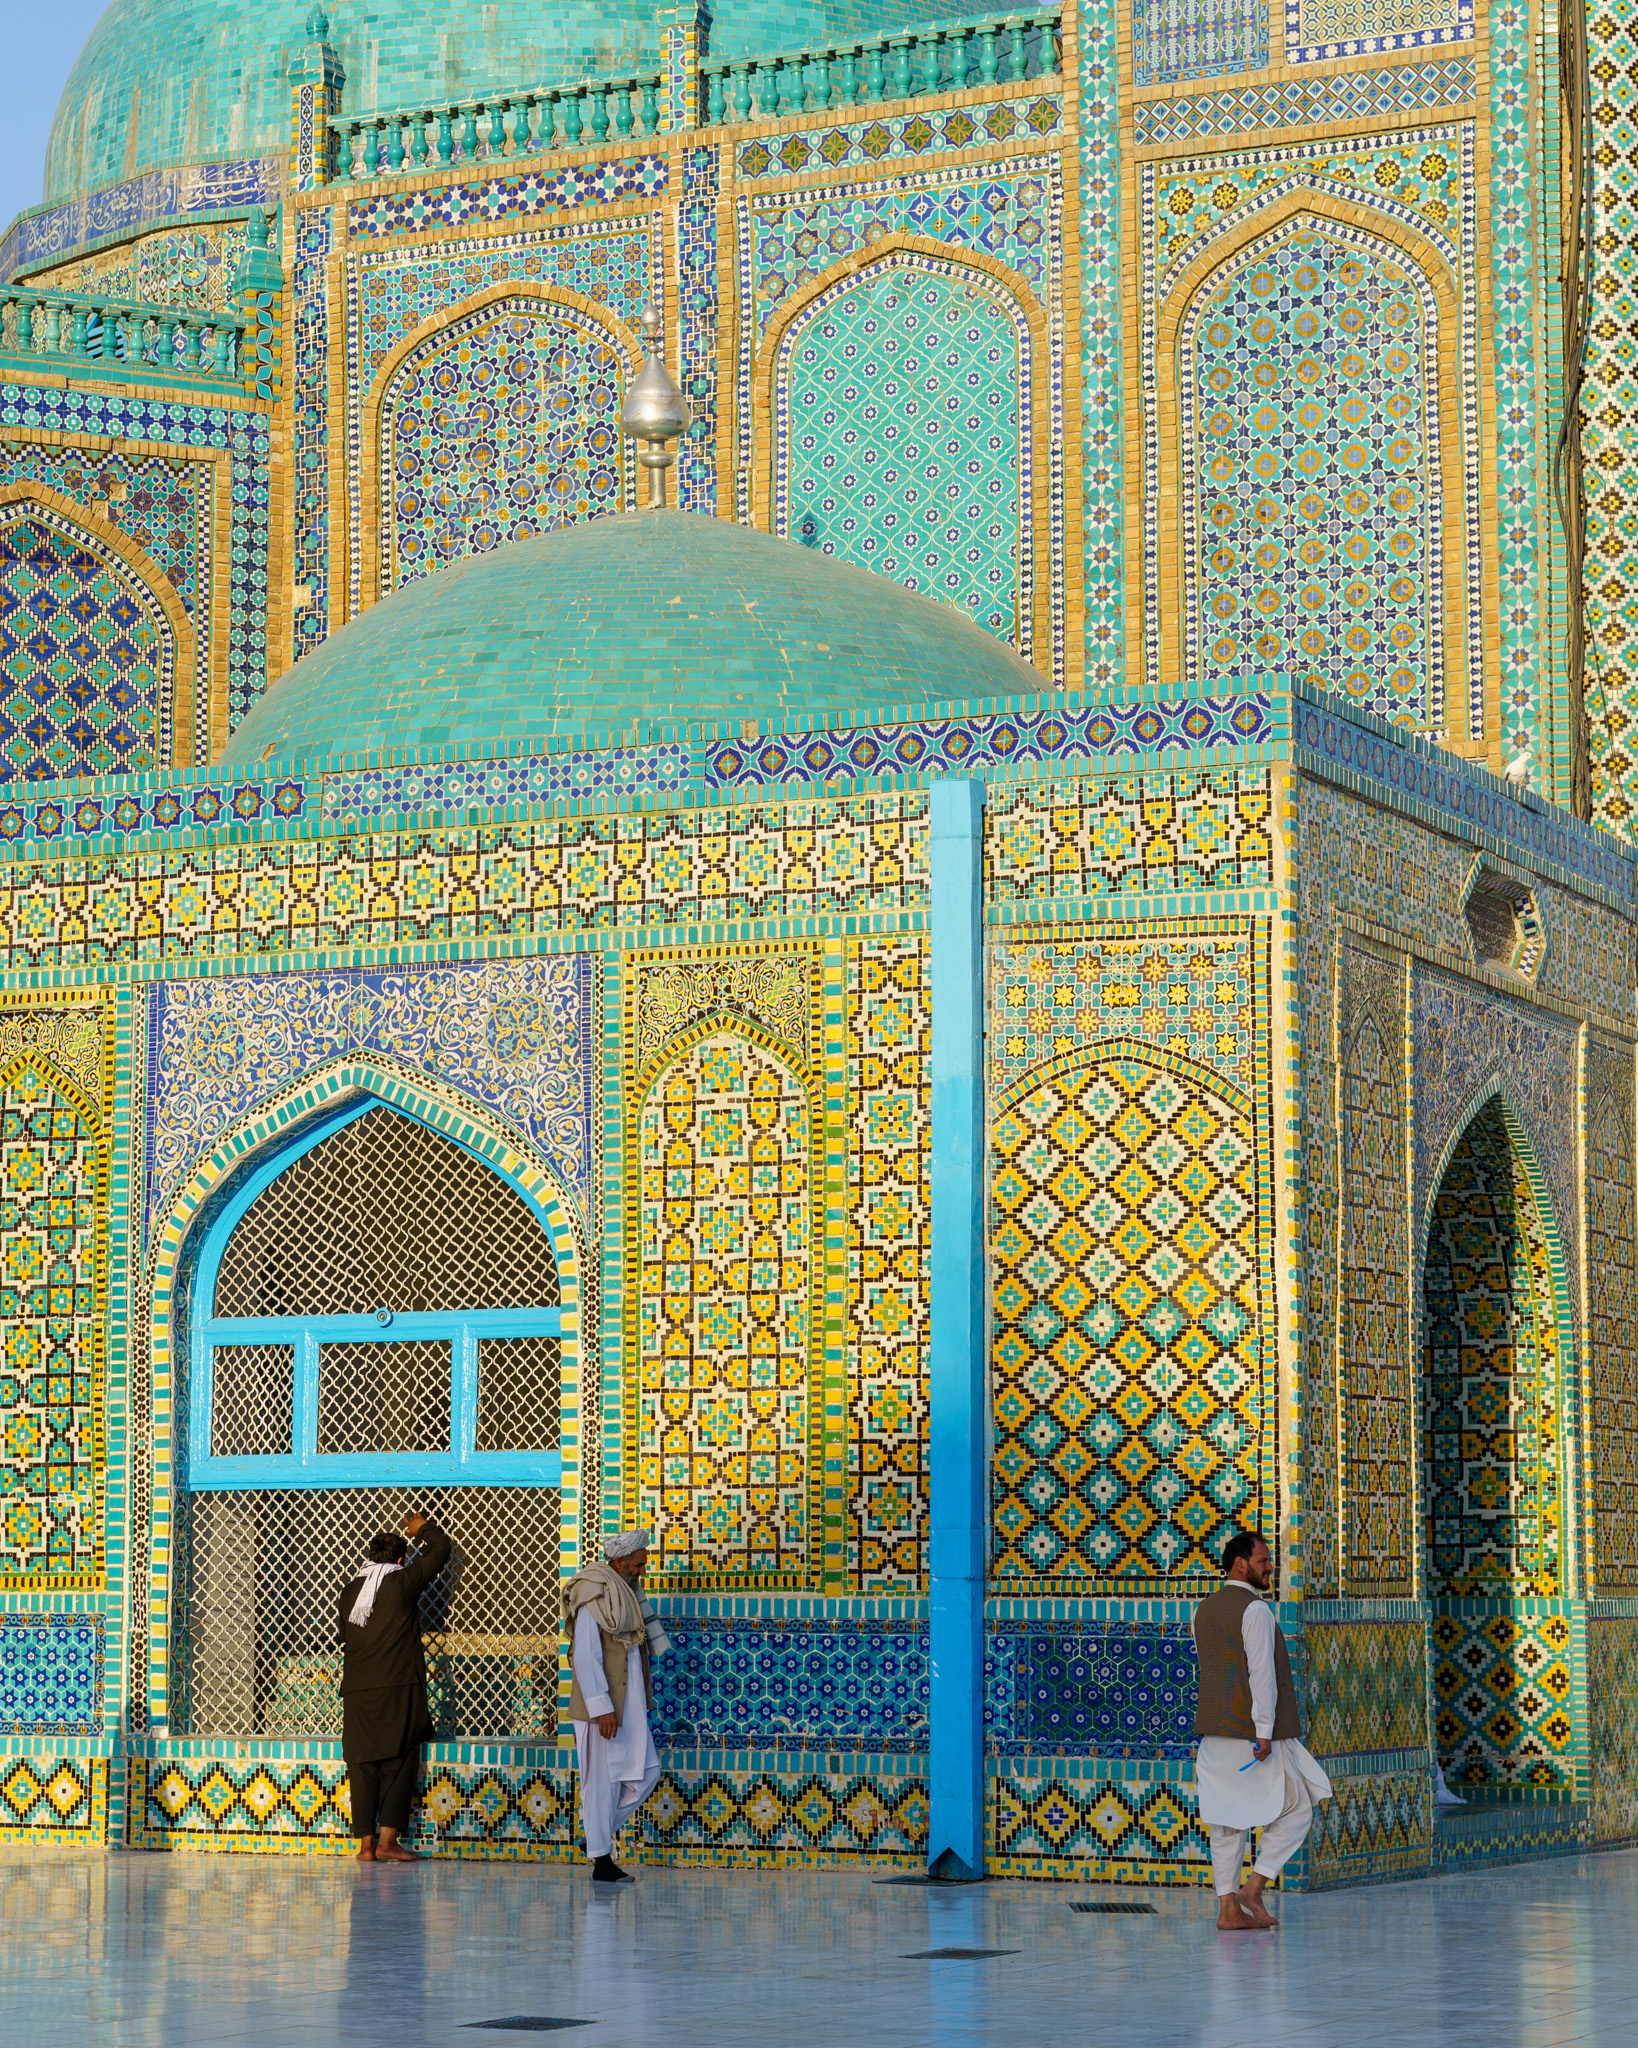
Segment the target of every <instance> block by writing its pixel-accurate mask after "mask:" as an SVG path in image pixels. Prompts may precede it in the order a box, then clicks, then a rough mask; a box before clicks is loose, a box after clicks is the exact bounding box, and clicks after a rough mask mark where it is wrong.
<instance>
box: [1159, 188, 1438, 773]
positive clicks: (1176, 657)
mask: <svg viewBox="0 0 1638 2048" xmlns="http://www.w3.org/2000/svg"><path fill="white" fill-rule="evenodd" d="M1305 229H1306V230H1307V231H1308V232H1312V233H1316V234H1319V235H1322V236H1325V237H1326V238H1327V239H1335V240H1337V241H1339V242H1342V243H1343V244H1344V245H1346V244H1348V243H1350V242H1351V243H1353V244H1354V245H1355V246H1356V247H1358V248H1364V249H1370V250H1374V251H1376V252H1378V253H1380V254H1381V255H1382V256H1384V257H1386V258H1387V259H1388V260H1390V261H1392V262H1394V263H1397V264H1399V265H1400V266H1402V267H1404V268H1406V269H1408V270H1409V271H1410V272H1411V274H1412V278H1413V282H1414V285H1415V288H1416V289H1417V290H1418V292H1419V293H1420V294H1421V295H1423V296H1424V298H1425V299H1426V300H1427V301H1430V302H1431V307H1432V321H1433V327H1434V330H1435V332H1434V335H1433V344H1434V345H1433V347H1432V349H1431V350H1430V352H1429V353H1430V355H1431V357H1432V361H1433V370H1434V372H1435V373H1436V375H1437V383H1436V404H1435V412H1436V421H1437V433H1436V436H1432V437H1429V442H1428V443H1427V444H1425V445H1426V446H1427V447H1428V450H1429V452H1430V453H1431V454H1432V455H1434V456H1435V457H1436V459H1437V465H1438V509H1437V519H1438V526H1437V531H1438V535H1439V543H1440V549H1441V560H1440V564H1439V565H1438V573H1437V588H1438V591H1439V595H1440V620H1439V629H1438V641H1437V644H1436V646H1435V647H1434V648H1433V649H1431V650H1430V653H1431V654H1433V655H1436V656H1437V658H1438V663H1439V667H1440V671H1441V673H1442V677H1443V687H1442V692H1441V704H1440V714H1439V721H1440V723H1439V729H1440V730H1441V731H1442V732H1449V733H1450V734H1451V735H1452V737H1454V738H1456V739H1465V738H1466V731H1465V723H1464V721H1463V719H1462V716H1461V707H1462V706H1464V705H1465V704H1466V702H1467V694H1468V692H1467V686H1468V682H1469V678H1468V674H1467V667H1468V663H1467V655H1466V646H1467V641H1466V635H1465V633H1464V631H1463V624H1464V618H1465V610H1466V606H1465V604H1464V602H1463V601H1462V600H1464V599H1465V598H1466V596H1467V595H1468V593H1467V549H1466V543H1465V533H1464V512H1463V478H1464V474H1465V466H1464V462H1463V456H1462V437H1461V395H1460V378H1459V366H1460V361H1461V311H1460V305H1459V302H1458V299H1457V294H1456V290H1455V287H1454V284H1453V282H1452V279H1451V276H1450V271H1449V268H1448V265H1447V263H1446V261H1445V258H1444V256H1443V255H1442V253H1441V252H1440V251H1439V250H1438V249H1437V248H1435V247H1434V246H1433V244H1432V243H1431V242H1430V241H1429V240H1427V238H1425V237H1424V236H1421V235H1419V234H1417V233H1416V232H1415V230H1414V229H1412V228H1410V227H1408V226H1406V225H1405V224H1404V223H1403V222H1401V221H1398V220H1396V219H1394V218H1393V217H1392V216H1390V215H1388V214H1385V213H1382V212H1380V211H1379V210H1378V209H1376V208H1374V207H1372V206H1370V205H1369V204H1346V203H1344V202H1342V201H1340V200H1339V199H1337V198H1336V197H1334V196H1333V195H1332V194H1331V193H1329V192H1325V191H1321V190H1318V189H1316V188H1314V187H1312V186H1309V185H1302V186H1299V187H1296V188H1294V189H1289V190H1287V191H1286V192H1285V193H1283V194H1282V195H1281V196H1280V197H1279V198H1277V199H1276V200H1274V201H1273V202H1272V203H1271V204H1269V205H1267V206H1265V207H1262V208H1259V209H1257V210H1256V211H1251V210H1249V209H1247V210H1245V211H1243V212H1242V213H1241V215H1240V216H1239V217H1238V218H1237V219H1236V220H1235V221H1234V222H1233V224H1232V225H1231V226H1229V227H1227V228H1226V229H1225V231H1224V232H1223V233H1222V234H1221V235H1219V236H1217V237H1216V238H1214V239H1213V240H1212V241H1211V242H1210V243H1209V244H1208V245H1207V246H1206V247H1205V248H1204V249H1202V250H1201V251H1200V253H1199V254H1198V255H1196V256H1195V257H1194V258H1193V259H1192V260H1191V261H1190V262H1189V263H1188V264H1187V265H1186V266H1185V267H1184V269H1183V270H1182V272H1181V273H1180V274H1179V276H1178V277H1177V279H1176V281H1175V283H1174V284H1173V285H1172V287H1171V289H1170V290H1169V291H1168V293H1167V295H1166V297H1165V299H1164V301H1163V303H1162V305H1161V307H1160V309H1159V316H1158V321H1157V325H1156V351H1155V376H1156V392H1155V400H1154V403H1155V425H1156V434H1157V448H1158V463H1159V478H1160V484H1159V489H1160V497H1159V504H1158V516H1157V528H1156V535H1155V539H1156V543H1157V556H1156V567H1157V570H1158V591H1157V600H1156V601H1157V609H1158V617H1159V621H1160V632H1161V638H1160V661H1161V680H1162V682H1163V684H1165V685H1166V686H1168V687H1174V688H1175V687H1176V686H1178V685H1179V684H1180V682H1181V681H1182V678H1183V677H1184V675H1185V672H1186V671H1187V669H1188V666H1189V662H1188V658H1187V653H1186V647H1187V635H1188V629H1189V621H1188V619H1187V617H1186V615H1185V603H1186V575H1185V563H1184V554H1185V549H1186V548H1187V546H1188V544H1189V532H1188V522H1187V518H1186V511H1187V506H1186V503H1185V494H1186V487H1187V484H1188V481H1189V474H1190V473H1188V472H1186V471H1185V467H1184V464H1185V454H1186V451H1185V449H1184V446H1183V438H1184V426H1183V415H1184V410H1185V407H1184V394H1185V386H1186V383H1187V380H1186V378H1185V374H1184V364H1183V350H1184V348H1185V347H1186V346H1187V345H1188V335H1187V333H1186V327H1187V323H1188V322H1189V321H1190V320H1191V318H1193V317H1195V316H1196V315H1197V313H1198V311H1199V309H1200V308H1201V306H1202V302H1203V300H1204V297H1205V295H1206V293H1207V292H1208V291H1209V290H1210V288H1211V287H1212V285H1213V284H1214V283H1215V282H1216V281H1217V280H1218V279H1219V278H1225V277H1227V276H1228V275H1230V274H1231V273H1232V272H1233V271H1235V270H1236V269H1237V268H1239V267H1240V266H1242V265H1244V264H1249V263H1252V262H1254V261H1255V260H1256V255H1257V253H1258V251H1259V250H1260V249H1264V248H1270V249H1271V248H1274V247H1278V246H1282V245H1284V244H1285V243H1287V242H1289V241H1290V240H1291V239H1293V238H1294V237H1295V236H1297V235H1299V234H1301V233H1303V232H1304V231H1305ZM1173 535H1175V540H1169V539H1168V536H1173ZM1453 568H1454V570H1455V575H1454V578H1453V574H1452V571H1453ZM1429 587H1430V588H1433V587H1435V586H1434V583H1433V582H1432V581H1430V586H1429Z"/></svg>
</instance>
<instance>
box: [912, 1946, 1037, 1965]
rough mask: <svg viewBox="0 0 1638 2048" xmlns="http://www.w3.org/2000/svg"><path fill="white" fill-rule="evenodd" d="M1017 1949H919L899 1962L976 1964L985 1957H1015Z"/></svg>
mask: <svg viewBox="0 0 1638 2048" xmlns="http://www.w3.org/2000/svg"><path fill="white" fill-rule="evenodd" d="M1017 1954H1018V1950H1017V1949H1015V1948H918V1949H913V1950H912V1951H911V1953H910V1954H909V1955H907V1956H901V1957H900V1958H899V1960H900V1961H901V1962H905V1963H956V1962H962V1963H976V1962H978V1961H979V1960H980V1958H982V1957H984V1956H1015V1955H1017Z"/></svg>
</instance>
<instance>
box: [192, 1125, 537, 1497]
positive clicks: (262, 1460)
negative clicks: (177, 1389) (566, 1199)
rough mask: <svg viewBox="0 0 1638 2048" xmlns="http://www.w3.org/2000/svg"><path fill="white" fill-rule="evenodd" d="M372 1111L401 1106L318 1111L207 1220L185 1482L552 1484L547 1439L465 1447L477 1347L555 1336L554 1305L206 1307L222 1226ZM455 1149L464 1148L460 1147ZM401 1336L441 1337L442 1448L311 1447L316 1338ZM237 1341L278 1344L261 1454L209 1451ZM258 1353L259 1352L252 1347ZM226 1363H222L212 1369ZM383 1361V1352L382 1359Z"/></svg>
mask: <svg viewBox="0 0 1638 2048" xmlns="http://www.w3.org/2000/svg"><path fill="white" fill-rule="evenodd" d="M375 1111H386V1112H387V1113H388V1114H389V1115H391V1116H400V1115H402V1112H401V1111H398V1110H396V1109H393V1108H392V1107H391V1106H390V1105H387V1104H384V1103H381V1102H379V1101H377V1100H375V1099H374V1098H373V1097H372V1098H369V1099H367V1100H365V1101H364V1102H362V1103H358V1104H356V1105H355V1106H353V1107H351V1108H349V1109H348V1110H346V1111H345V1112H343V1113H342V1114H340V1115H338V1116H336V1117H332V1118H329V1119H327V1120H326V1121H324V1122H323V1123H321V1124H320V1125H318V1126H317V1127H316V1128H314V1129H311V1130H309V1131H307V1132H305V1133H304V1134H303V1136H302V1138H301V1139H300V1141H299V1142H297V1143H296V1144H293V1145H291V1146H289V1147H287V1148H286V1149H284V1150H283V1151H281V1152H279V1153H278V1155H277V1156H276V1157H275V1158H273V1159H272V1160H270V1161H269V1162H268V1163H267V1164H266V1165H265V1166H263V1167H261V1168H260V1169H259V1170H258V1171H257V1172H255V1173H253V1174H252V1175H250V1176H249V1177H248V1178H247V1179H246V1181H245V1183H244V1185H243V1186H242V1187H240V1188H239V1189H237V1190H236V1191H235V1193H234V1195H233V1197H232V1198H231V1200H229V1201H228V1202H227V1203H226V1204H225V1206H224V1207H223V1209H222V1212H221V1213H220V1215H218V1216H217V1217H216V1218H215V1219H214V1221H213V1222H212V1224H211V1227H210V1231H209V1234H208V1236H207V1239H206V1242H205V1245H204V1248H203V1251H202V1253H201V1256H200V1261H199V1266H198V1269H197V1272H196V1275H195V1285H194V1288H193V1312H192V1318H191V1325H190V1327H191V1335H192V1344H191V1347H190V1348H191V1372H190V1380H189V1411H188V1419H189V1444H190V1451H189V1457H188V1486H189V1489H190V1491H193V1492H198V1493H203V1492H212V1491H215V1492H234V1491H238V1492H251V1491H256V1492H272V1491H276V1490H279V1491H282V1490H286V1489H289V1488H311V1489H317V1488H322V1487H380V1486H392V1487H404V1488H407V1489H409V1488H424V1489H428V1490H430V1489H434V1488H447V1487H451V1486H508V1487H513V1486H516V1487H557V1486H560V1485H561V1483H562V1470H563V1461H562V1455H561V1452H560V1450H558V1449H557V1448H555V1447H554V1448H549V1449H548V1448H536V1449H529V1450H498V1449H485V1450H479V1449H478V1448H477V1444H478V1437H479V1433H480V1431H479V1411H480V1395H481V1385H480V1374H481V1371H482V1369H483V1353H482V1347H483V1346H484V1344H485V1342H486V1341H493V1340H513V1339H521V1338H558V1339H561V1336H562V1332H563V1321H562V1311H561V1310H560V1309H559V1308H558V1307H556V1306H550V1307H548V1306H540V1307H527V1306H525V1307H510V1308H500V1309H478V1308H459V1309H449V1310H432V1311H414V1312H402V1313H401V1312H399V1311H397V1310H395V1309H392V1308H389V1307H382V1308H381V1309H379V1310H377V1311H375V1312H373V1313H362V1314H345V1315H322V1314H306V1313H296V1314H291V1315H276V1316H275V1315H258V1316H225V1315H217V1314H216V1313H215V1312H214V1308H215V1303H216V1298H217V1281H218V1277H219V1275H220V1273H221V1268H222V1261H223V1259H224V1257H225V1255H226V1254H227V1251H228V1248H229V1246H230V1245H231V1244H232V1242H233V1237H234V1233H235V1232H236V1231H237V1230H238V1228H239V1226H240V1224H241V1223H242V1222H243V1221H244V1219H245V1217H246V1215H247V1214H248V1213H249V1211H250V1209H251V1207H252V1206H253V1204H254V1203H255V1202H256V1201H257V1199H258V1198H259V1197H260V1196H261V1195H263V1194H264V1193H265V1192H266V1190H267V1189H268V1188H270V1187H271V1186H272V1185H273V1183H274V1182H275V1181H276V1180H278V1179H279V1177H280V1176H281V1175H283V1174H284V1173H286V1172H287V1171H288V1170H289V1169H290V1168H291V1166H292V1165H293V1164H294V1163H295V1162H296V1161H297V1160H299V1159H301V1158H302V1157H304V1155H306V1154H308V1153H311V1152H313V1151H314V1150H315V1149H316V1148H317V1147H318V1146H320V1145H323V1144H325V1143H326V1142H327V1141H328V1140H330V1139H332V1138H334V1137H336V1136H337V1134H338V1133H340V1132H342V1131H344V1130H346V1128H347V1127H348V1126H349V1125H351V1124H355V1123H357V1122H358V1121H359V1120H360V1119H362V1118H364V1117H366V1116H369V1115H370V1114H371V1113H372V1112H375ZM405 1121H406V1122H411V1121H413V1119H408V1118H406V1119H405ZM425 1128H429V1127H423V1129H425ZM432 1135H433V1136H434V1137H436V1138H437V1139H439V1140H440V1141H441V1142H442V1143H443V1144H447V1145H453V1144H454V1143H455V1141H454V1140H453V1139H450V1138H448V1137H447V1135H446V1134H444V1133H433V1134H432ZM460 1150H461V1151H463V1152H468V1148H466V1147H461V1148H460ZM468 1156H469V1158H470V1159H471V1161H472V1165H473V1167H474V1169H475V1170H476V1171H477V1172H478V1173H482V1174H488V1175H492V1176H494V1177H495V1178H496V1179H497V1180H500V1182H501V1186H502V1187H503V1188H505V1189H506V1191H507V1193H508V1195H510V1196H511V1197H512V1199H513V1200H515V1201H518V1202H520V1203H521V1199H522V1198H521V1197H520V1196H518V1195H517V1194H516V1190H514V1189H512V1188H511V1185H510V1183H509V1182H505V1181H504V1180H502V1179H501V1177H500V1176H498V1175H495V1169H494V1168H493V1167H492V1166H490V1165H489V1164H488V1162H487V1161H485V1160H483V1159H481V1158H480V1157H479V1156H478V1155H477V1154H476V1153H470V1152H468ZM534 1227H537V1228H539V1229H541V1230H542V1231H543V1232H544V1229H545V1226H544V1225H543V1224H538V1222H537V1223H536V1224H535V1226H534ZM315 1256H319V1257H322V1256H323V1251H322V1247H320V1246H315ZM411 1344H417V1345H422V1346H427V1345H431V1346H436V1347H438V1348H440V1349H441V1348H443V1347H447V1350H448V1358H449V1374H448V1382H449V1399H448V1436H447V1439H446V1441H447V1445H448V1448H447V1449H439V1450H431V1449H421V1450H414V1451H403V1450H398V1451H392V1450H381V1449H370V1448H366V1447H361V1448H353V1449H346V1450H329V1451H321V1450H320V1448H319V1437H320V1398H321V1375H322V1373H323V1370H324V1353H325V1348H326V1347H327V1346H338V1345H346V1346H348V1347H355V1346H382V1347H387V1346H392V1345H411ZM248 1345H254V1346H260V1347H274V1348H275V1349H276V1350H278V1351H284V1350H288V1352H289V1354H290V1357H289V1391H288V1402H287V1411H286V1404H285V1401H284V1398H283V1390H282V1388H281V1389H280V1390H279V1392H280V1398H279V1399H278V1400H277V1401H276V1402H275V1404H274V1406H275V1411H276V1419H275V1422H274V1425H273V1434H274V1435H275V1436H277V1437H278V1438H279V1440H280V1442H281V1443H282V1448H275V1447H274V1444H273V1442H272V1441H268V1442H267V1443H266V1448H265V1453H263V1454H258V1455H255V1456H244V1455H228V1454H222V1453H218V1452H217V1451H215V1450H214V1449H213V1443H214V1440H215V1427H214V1425H215V1421H216V1405H217V1402H216V1397H217V1387H218V1362H219V1358H220V1355H221V1354H222V1353H224V1352H227V1351H229V1350H230V1349H231V1348H233V1347H239V1346H248ZM266 1355H267V1354H266V1352H265V1351H264V1353H263V1356H264V1357H265V1356H266ZM419 1355H420V1358H421V1360H422V1361H423V1362H425V1361H426V1359H427V1358H428V1355H429V1354H428V1353H427V1352H426V1351H425V1350H423V1351H422V1352H421V1353H420V1354H419ZM352 1358H353V1361H354V1363H355V1364H356V1363H359V1362H360V1361H359V1360H358V1356H357V1353H356V1352H353V1353H352ZM363 1362H366V1363H367V1360H366V1361H363ZM228 1363H229V1361H226V1360H223V1361H222V1364H223V1367H224V1370H225V1369H226V1366H227V1365H228ZM388 1363H389V1360H388V1357H387V1355H386V1353H385V1352H384V1353H383V1359H382V1364H383V1367H384V1368H385V1367H387V1365H388ZM435 1405H436V1404H435ZM283 1412H287V1413H288V1425H287V1426H286V1425H284V1424H283V1422H282V1413H283ZM503 1433H504V1432H503ZM493 1434H494V1431H493V1429H492V1430H491V1435H493Z"/></svg>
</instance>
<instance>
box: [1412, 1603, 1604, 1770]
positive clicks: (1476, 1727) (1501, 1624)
mask: <svg viewBox="0 0 1638 2048" xmlns="http://www.w3.org/2000/svg"><path fill="white" fill-rule="evenodd" d="M1573 1684H1574V1675H1573V1671H1572V1668H1571V1651H1570V1624H1569V1621H1568V1620H1567V1619H1566V1617H1565V1616H1563V1615H1561V1614H1548V1615H1541V1616H1530V1615H1526V1614H1524V1613H1522V1612H1520V1611H1519V1610H1518V1609H1517V1608H1516V1607H1515V1608H1513V1609H1512V1610H1511V1611H1496V1610H1495V1609H1494V1608H1492V1609H1491V1610H1490V1611H1488V1612H1487V1611H1485V1610H1483V1609H1481V1608H1479V1607H1478V1606H1477V1603H1469V1602H1464V1603H1462V1607H1461V1609H1460V1611H1455V1612H1449V1613H1441V1614H1439V1615H1438V1616H1437V1617H1436V1618H1435V1620H1434V1623H1433V1697H1434V1715H1433V1726H1434V1744H1435V1748H1436V1750H1437V1752H1438V1756H1439V1761H1440V1762H1441V1764H1443V1766H1444V1772H1445V1779H1446V1782H1447V1783H1448V1784H1450V1785H1452V1786H1456V1787H1460V1786H1463V1785H1537V1786H1543V1787H1568V1788H1573V1786H1574V1784H1575V1764H1574V1758H1573V1744H1574V1736H1575V1726H1574V1723H1573V1721H1572V1719H1571V1711H1570V1710H1571V1693H1572V1689H1573Z"/></svg>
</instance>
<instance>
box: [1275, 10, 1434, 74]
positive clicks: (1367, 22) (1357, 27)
mask: <svg viewBox="0 0 1638 2048" xmlns="http://www.w3.org/2000/svg"><path fill="white" fill-rule="evenodd" d="M1472 34H1473V0H1285V61H1286V62H1287V63H1288V64H1314V63H1325V62H1327V61H1328V60H1329V59H1331V58H1333V57H1367V56H1370V55H1371V54H1372V52H1373V51H1377V50H1415V49H1420V48H1422V47H1423V46H1424V45H1426V44H1429V43H1465V42H1467V41H1468V39H1469V38H1470V37H1471V36H1472Z"/></svg>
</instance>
